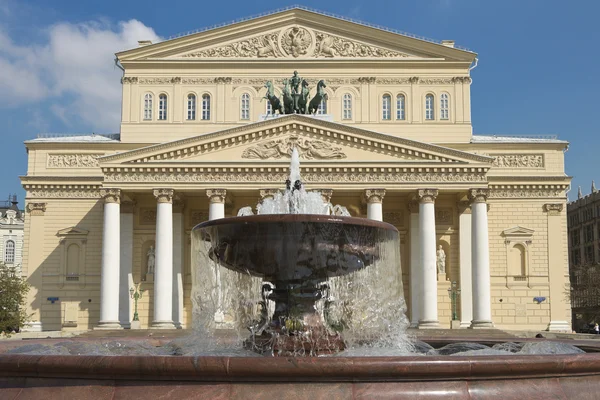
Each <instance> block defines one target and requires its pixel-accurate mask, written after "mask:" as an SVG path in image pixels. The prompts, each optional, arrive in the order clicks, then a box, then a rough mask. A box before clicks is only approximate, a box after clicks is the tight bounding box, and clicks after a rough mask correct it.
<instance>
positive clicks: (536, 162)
mask: <svg viewBox="0 0 600 400" xmlns="http://www.w3.org/2000/svg"><path fill="white" fill-rule="evenodd" d="M491 156H492V157H494V162H493V164H492V165H493V166H494V167H498V168H542V167H543V166H544V156H543V155H542V154H498V155H495V154H492V155H491Z"/></svg>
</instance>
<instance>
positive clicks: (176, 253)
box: [173, 198, 184, 329]
mask: <svg viewBox="0 0 600 400" xmlns="http://www.w3.org/2000/svg"><path fill="white" fill-rule="evenodd" d="M183 210H184V204H183V201H182V200H181V198H179V199H175V201H174V202H173V323H174V324H175V327H176V328H177V329H181V328H183V260H184V257H183V247H184V240H183V238H184V234H183V229H184V214H183Z"/></svg>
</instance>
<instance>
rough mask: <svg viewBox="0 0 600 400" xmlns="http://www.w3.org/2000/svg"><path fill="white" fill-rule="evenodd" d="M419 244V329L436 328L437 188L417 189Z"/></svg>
mask: <svg viewBox="0 0 600 400" xmlns="http://www.w3.org/2000/svg"><path fill="white" fill-rule="evenodd" d="M417 195H418V198H419V244H420V247H421V251H420V258H421V284H422V298H421V300H422V302H421V315H420V320H419V329H427V328H437V327H439V325H440V323H439V320H438V307H437V297H438V293H437V266H436V249H435V243H436V237H435V208H434V203H435V198H436V197H437V195H438V191H437V189H419V190H418V192H417Z"/></svg>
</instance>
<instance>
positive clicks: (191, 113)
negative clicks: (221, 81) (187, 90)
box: [187, 94, 196, 121]
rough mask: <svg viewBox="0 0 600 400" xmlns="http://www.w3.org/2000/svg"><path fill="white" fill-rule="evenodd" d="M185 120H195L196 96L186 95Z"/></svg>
mask: <svg viewBox="0 0 600 400" xmlns="http://www.w3.org/2000/svg"><path fill="white" fill-rule="evenodd" d="M187 119H188V121H193V120H195V119H196V95H195V94H188V97H187Z"/></svg>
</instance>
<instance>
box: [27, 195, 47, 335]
mask: <svg viewBox="0 0 600 400" xmlns="http://www.w3.org/2000/svg"><path fill="white" fill-rule="evenodd" d="M47 204H48V203H28V204H27V207H26V210H27V213H28V214H29V216H28V217H27V218H26V219H25V226H26V228H25V233H26V234H25V237H24V240H25V242H24V244H23V250H25V251H24V254H23V256H24V257H23V271H22V272H23V274H25V275H26V276H27V283H29V292H27V304H29V307H28V309H27V312H28V313H29V314H31V316H30V318H29V321H28V322H27V324H26V325H25V327H24V328H23V331H24V332H41V331H42V329H43V326H42V304H43V303H42V298H43V293H42V284H43V278H42V263H43V261H44V258H45V256H44V253H43V251H42V249H41V247H42V244H43V243H44V225H45V221H44V220H45V219H44V218H43V217H44V214H45V213H46V206H47Z"/></svg>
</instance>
